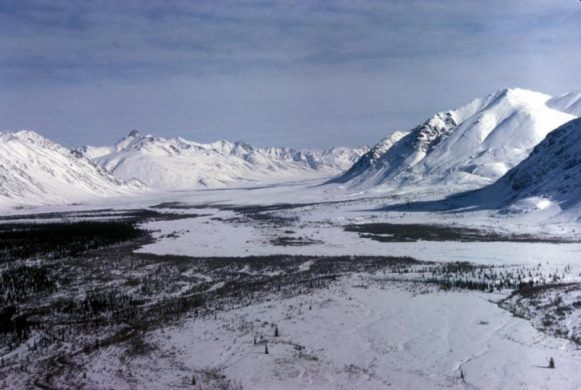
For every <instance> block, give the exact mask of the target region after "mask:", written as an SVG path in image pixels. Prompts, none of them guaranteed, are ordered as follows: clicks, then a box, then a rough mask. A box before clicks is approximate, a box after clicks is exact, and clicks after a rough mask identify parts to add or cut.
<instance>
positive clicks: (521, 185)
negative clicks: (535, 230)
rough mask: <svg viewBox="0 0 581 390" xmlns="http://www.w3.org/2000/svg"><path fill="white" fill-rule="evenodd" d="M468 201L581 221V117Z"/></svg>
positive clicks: (541, 144) (561, 128)
mask: <svg viewBox="0 0 581 390" xmlns="http://www.w3.org/2000/svg"><path fill="white" fill-rule="evenodd" d="M465 198H466V199H465V200H464V199H462V198H460V200H461V201H466V200H467V202H468V203H470V204H473V205H474V206H476V207H494V208H506V209H507V211H508V212H513V213H518V212H530V211H537V210H539V211H541V212H543V211H545V212H546V213H549V212H554V213H555V212H556V213H561V214H564V215H567V216H568V217H569V218H571V219H572V220H576V221H577V222H579V221H581V118H580V119H575V120H573V121H571V122H568V123H566V124H564V125H563V126H561V127H559V128H558V129H556V130H554V131H553V132H551V133H550V134H549V135H548V136H547V137H546V138H545V140H543V141H542V142H541V143H540V144H539V145H537V146H536V147H535V148H534V150H533V151H532V152H531V154H530V156H529V157H527V158H526V159H525V160H524V161H522V162H521V163H520V164H519V165H517V166H516V167H515V168H513V169H512V170H511V171H509V172H508V173H507V174H506V175H504V176H503V177H502V178H501V179H499V180H498V181H497V182H496V183H494V184H493V185H491V186H489V187H486V188H483V189H482V190H480V191H476V192H475V193H471V194H468V195H467V196H466V197H465Z"/></svg>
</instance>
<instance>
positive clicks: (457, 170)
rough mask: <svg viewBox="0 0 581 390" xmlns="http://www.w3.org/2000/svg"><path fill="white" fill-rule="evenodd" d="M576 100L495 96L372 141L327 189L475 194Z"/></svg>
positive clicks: (560, 120) (507, 92) (514, 93)
mask: <svg viewBox="0 0 581 390" xmlns="http://www.w3.org/2000/svg"><path fill="white" fill-rule="evenodd" d="M579 96H580V95H579V94H566V95H563V96H561V97H558V98H554V99H552V98H551V97H550V96H548V95H545V94H542V93H538V92H533V91H528V90H523V89H502V90H500V91H497V92H496V93H493V94H490V95H488V96H485V97H484V98H481V99H476V100H474V101H472V102H470V103H468V104H467V105H464V106H462V107H460V108H457V109H455V110H451V111H445V112H440V113H437V114H436V115H434V116H433V117H431V118H429V119H428V120H426V121H425V122H424V123H422V124H420V125H419V126H416V127H415V128H413V129H412V130H411V131H409V132H408V133H403V134H405V135H402V133H398V134H396V135H395V139H393V140H392V139H390V138H387V139H384V140H382V141H380V142H379V144H377V145H376V146H374V147H373V148H371V151H370V152H369V153H367V154H366V155H364V156H363V157H362V158H361V159H360V160H359V161H357V163H355V164H354V165H353V167H352V168H351V169H350V170H348V171H347V172H346V173H344V174H342V175H340V176H338V177H337V178H335V179H333V180H332V182H333V183H340V184H342V185H344V186H345V187H347V188H356V189H375V188H382V189H388V190H389V189H401V188H402V187H403V188H405V187H410V186H414V187H416V188H417V187H434V186H447V187H449V186H461V187H463V188H480V187H482V186H485V185H487V184H491V183H492V182H494V181H495V180H497V179H498V178H500V177H501V176H502V175H504V174H505V173H506V172H508V171H509V170H510V169H511V168H513V167H514V166H516V165H517V164H518V163H519V162H521V161H522V160H524V159H525V158H526V157H527V156H528V155H529V153H530V152H531V151H532V149H533V148H534V147H535V146H536V145H537V144H538V143H539V142H541V141H542V140H543V139H544V138H545V137H546V135H547V134H548V133H549V132H550V131H552V130H554V129H555V128H557V127H559V126H560V125H562V124H564V123H566V122H568V121H570V120H572V119H574V118H575V117H576V115H574V114H572V113H575V112H576V110H577V109H578V107H579V101H580V100H579ZM561 110H564V111H561ZM566 111H567V112H566ZM386 140H387V142H386ZM394 141H395V142H394ZM375 150H377V151H378V152H374V151H375Z"/></svg>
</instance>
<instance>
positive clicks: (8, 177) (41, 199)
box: [0, 130, 143, 207]
mask: <svg viewBox="0 0 581 390" xmlns="http://www.w3.org/2000/svg"><path fill="white" fill-rule="evenodd" d="M142 191H143V186H142V185H140V184H139V183H126V182H124V181H122V180H120V179H117V178H115V177H113V176H112V175H110V174H109V173H107V172H106V171H105V170H104V169H102V168H101V167H99V166H97V165H96V164H94V163H92V162H91V161H90V160H89V159H87V158H86V157H84V156H82V155H81V154H80V153H78V152H75V151H71V150H70V149H67V148H65V147H63V146H61V145H58V144H56V143H54V142H52V141H50V140H48V139H46V138H44V137H42V136H40V135H39V134H37V133H35V132H34V131H30V130H21V131H17V132H10V131H5V132H1V133H0V207H11V206H19V205H43V204H56V203H61V204H63V203H70V202H78V201H89V200H91V199H95V198H103V197H120V196H128V195H136V194H138V193H141V192H142Z"/></svg>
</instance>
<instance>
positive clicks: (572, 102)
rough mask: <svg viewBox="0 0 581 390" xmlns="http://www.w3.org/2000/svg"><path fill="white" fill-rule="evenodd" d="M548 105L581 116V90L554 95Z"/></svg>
mask: <svg viewBox="0 0 581 390" xmlns="http://www.w3.org/2000/svg"><path fill="white" fill-rule="evenodd" d="M547 105H548V106H549V107H551V108H554V109H556V110H559V111H565V112H568V113H569V114H573V115H576V116H581V91H578V92H567V93H564V94H563V95H561V96H557V97H554V98H552V99H550V100H549V101H548V102H547Z"/></svg>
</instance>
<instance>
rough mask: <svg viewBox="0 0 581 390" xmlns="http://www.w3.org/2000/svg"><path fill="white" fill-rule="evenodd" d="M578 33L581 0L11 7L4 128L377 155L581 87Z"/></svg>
mask: <svg viewBox="0 0 581 390" xmlns="http://www.w3.org/2000/svg"><path fill="white" fill-rule="evenodd" d="M579 26H581V2H580V1H578V0H510V1H506V0H488V1H468V0H438V1H435V0H417V1H416V0H392V1H374V0H358V1H352V0H349V1H341V0H336V1H325V0H319V1H317V0H304V1H262V0H255V1H253V0H249V1H239V2H231V1H226V0H220V1H172V0H149V1H147V0H142V1H132V0H124V1H117V0H110V1H98V0H95V1H91V2H89V1H84V0H77V1H59V0H53V1H49V0H45V1H32V0H15V1H12V0H3V1H2V2H0V53H1V54H0V129H1V130H19V129H32V130H35V131H37V132H39V133H40V134H42V135H44V136H46V137H48V138H51V139H53V140H55V141H57V142H60V143H62V144H64V145H67V146H81V145H84V144H93V145H102V144H112V143H114V142H115V141H117V140H118V139H119V138H121V137H123V136H125V135H126V134H127V133H128V132H129V131H130V130H132V129H139V130H140V131H141V132H143V133H149V134H153V135H156V136H162V137H172V136H181V137H184V138H187V139H191V140H195V141H199V142H212V141H215V140H218V139H228V140H244V141H246V142H248V143H250V144H253V145H256V146H275V145H285V146H292V147H299V148H300V147H317V148H325V147H330V146H333V145H344V146H355V145H364V144H366V145H373V144H375V143H376V142H377V141H378V140H379V139H381V138H382V137H384V136H386V135H387V134H389V133H391V132H393V131H395V130H404V129H410V128H413V127H414V126H416V125H417V124H419V123H421V122H423V121H424V120H425V119H427V118H428V117H430V116H431V115H433V114H434V113H436V112H438V111H443V110H447V109H453V108H455V107H457V106H460V105H463V104H465V103H467V102H469V101H470V100H472V99H474V98H477V97H482V96H485V95H487V94H489V93H492V92H494V91H496V90H498V89H501V88H504V87H521V88H527V89H532V90H537V91H541V92H545V93H548V94H551V95H559V94H561V93H564V92H566V91H573V90H580V89H581V85H580V84H581V76H580V71H579V70H580V69H581V28H580V27H579Z"/></svg>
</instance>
